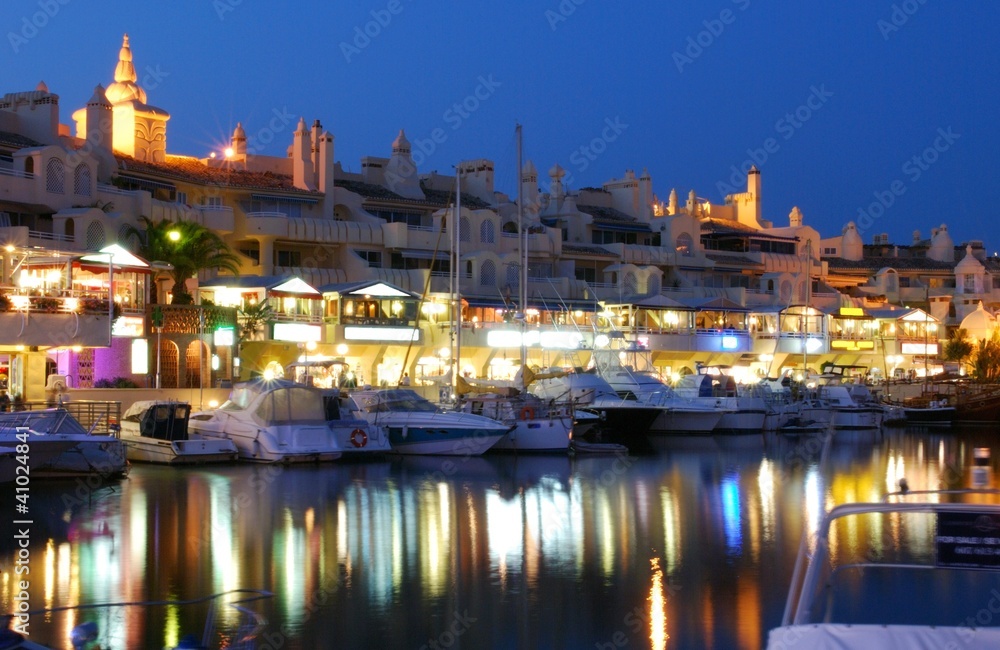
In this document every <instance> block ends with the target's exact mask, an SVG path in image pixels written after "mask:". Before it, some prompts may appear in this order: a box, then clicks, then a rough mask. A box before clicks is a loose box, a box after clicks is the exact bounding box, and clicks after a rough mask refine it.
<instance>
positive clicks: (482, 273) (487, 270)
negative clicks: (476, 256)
mask: <svg viewBox="0 0 1000 650" xmlns="http://www.w3.org/2000/svg"><path fill="white" fill-rule="evenodd" d="M496 283H497V265H496V264H494V263H493V260H486V261H485V262H483V265H482V266H481V267H479V285H480V286H483V287H493V286H496Z"/></svg>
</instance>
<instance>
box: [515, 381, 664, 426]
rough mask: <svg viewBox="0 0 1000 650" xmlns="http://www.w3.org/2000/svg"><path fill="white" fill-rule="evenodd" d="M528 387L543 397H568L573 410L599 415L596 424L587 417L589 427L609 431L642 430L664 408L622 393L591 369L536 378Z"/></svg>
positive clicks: (563, 398) (558, 399) (562, 399)
mask: <svg viewBox="0 0 1000 650" xmlns="http://www.w3.org/2000/svg"><path fill="white" fill-rule="evenodd" d="M528 391H529V392H531V393H532V394H533V395H536V396H538V397H540V398H542V399H545V400H557V401H567V400H568V401H570V402H572V403H573V408H574V410H575V411H576V412H581V411H583V412H589V413H591V414H593V415H596V416H597V417H598V418H599V422H600V423H599V424H597V425H594V422H593V419H592V418H588V426H590V427H591V428H592V429H596V428H600V429H607V430H609V431H611V432H622V433H633V434H645V433H646V432H648V431H649V427H650V426H651V425H652V424H653V421H654V420H655V419H656V418H657V416H659V415H660V413H661V412H662V411H663V407H661V406H656V405H651V404H647V403H645V402H641V401H639V400H638V399H636V398H635V396H632V397H631V399H628V398H625V397H621V396H620V395H618V393H616V392H615V390H614V389H613V388H612V387H611V385H610V384H609V383H608V382H607V381H605V380H604V379H602V378H601V377H599V376H597V375H596V374H594V373H591V372H571V373H566V374H560V375H559V376H557V377H550V378H546V379H536V380H534V381H532V382H531V383H530V384H529V385H528Z"/></svg>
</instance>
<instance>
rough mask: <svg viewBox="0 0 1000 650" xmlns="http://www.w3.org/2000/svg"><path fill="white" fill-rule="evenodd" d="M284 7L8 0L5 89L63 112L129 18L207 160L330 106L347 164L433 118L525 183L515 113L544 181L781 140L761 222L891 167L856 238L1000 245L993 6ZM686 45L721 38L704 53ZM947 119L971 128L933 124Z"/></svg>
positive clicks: (701, 164)
mask: <svg viewBox="0 0 1000 650" xmlns="http://www.w3.org/2000/svg"><path fill="white" fill-rule="evenodd" d="M60 3H66V4H64V5H63V4H60ZM46 4H48V5H50V8H49V11H50V13H51V12H53V10H52V7H58V11H55V12H54V14H55V15H53V16H52V17H51V18H49V17H44V20H43V19H42V17H36V21H37V22H39V23H46V24H45V25H44V27H42V28H41V29H38V30H37V33H35V32H34V31H33V30H32V28H26V27H25V20H26V19H27V20H28V21H31V20H32V16H33V15H35V14H37V13H38V12H41V11H43V7H45V6H46ZM289 4H294V5H297V6H298V7H299V8H298V9H297V10H295V11H292V10H290V9H289V8H287V7H286V6H285V4H279V3H272V2H261V1H260V0H176V1H173V2H166V1H162V2H133V1H130V0H110V1H107V0H104V1H102V2H96V1H95V0H41V2H40V1H39V0H4V3H3V15H2V18H0V24H2V28H3V29H2V33H3V34H4V39H3V41H4V42H3V43H2V44H0V70H2V71H3V72H2V73H0V79H2V82H3V83H2V85H0V92H11V91H18V90H30V89H32V88H34V86H35V84H36V83H37V82H38V80H39V79H44V80H45V81H46V82H47V83H48V85H49V87H50V89H51V90H52V91H53V92H56V93H58V94H59V95H60V96H61V107H62V121H63V122H64V123H68V122H70V114H71V112H72V110H74V109H75V108H78V107H80V106H82V105H83V104H84V103H85V101H86V100H87V99H88V98H89V96H90V94H91V92H92V89H93V87H94V85H95V84H97V83H102V84H104V85H107V84H108V83H109V82H110V81H112V73H113V70H114V65H115V62H116V60H117V55H118V48H119V46H120V43H121V35H122V33H124V32H128V33H129V35H130V37H131V39H132V48H133V52H134V55H135V63H136V65H137V68H138V70H139V71H140V83H144V85H145V87H146V89H147V92H148V94H149V102H150V103H151V104H154V105H157V106H161V107H163V108H165V109H167V110H168V111H170V112H171V114H172V118H171V120H170V122H169V127H168V149H169V150H170V151H171V152H173V153H182V154H193V155H198V156H204V155H206V153H207V152H208V151H209V150H211V149H212V148H213V146H214V147H215V148H218V147H220V146H223V143H224V141H225V140H226V139H227V138H228V135H229V133H230V132H231V130H232V127H233V126H234V125H235V123H236V121H237V120H239V121H242V122H243V124H244V126H245V128H246V131H247V134H248V135H249V136H251V137H253V136H254V135H255V134H258V133H259V132H260V130H261V129H264V128H267V127H268V122H270V121H271V119H272V117H274V116H275V115H276V114H282V113H283V114H292V115H294V116H296V118H297V117H298V116H300V115H302V116H305V117H306V120H307V122H308V123H310V124H311V122H312V120H313V119H316V118H319V119H320V120H321V121H322V122H323V125H324V127H325V128H327V129H329V130H330V131H331V132H332V133H333V134H334V136H335V137H336V157H337V160H338V161H341V162H342V163H343V165H344V167H345V168H347V169H350V170H353V171H357V170H358V169H359V160H360V158H361V156H364V155H380V156H383V155H388V154H389V151H390V144H391V142H392V140H393V138H394V137H395V134H396V132H397V131H398V129H399V128H400V127H402V128H405V129H406V132H407V134H408V136H409V137H410V139H411V141H414V142H415V141H416V140H417V139H421V138H428V137H429V136H430V135H431V134H432V133H433V131H434V130H435V129H438V128H440V129H442V130H443V133H444V136H445V139H444V142H443V143H442V144H438V145H436V150H435V151H434V153H433V154H431V155H430V156H428V157H427V160H426V162H424V163H423V164H422V165H421V171H428V170H431V169H439V170H441V171H442V172H443V171H446V170H449V169H450V168H451V166H452V165H454V164H455V163H456V162H457V161H459V160H461V159H466V158H476V157H486V158H491V159H493V160H494V161H496V163H497V181H498V182H497V184H498V189H502V190H506V191H513V189H514V187H513V178H514V171H513V167H514V161H515V156H514V145H513V127H514V124H515V121H520V122H521V123H522V124H524V133H525V139H524V143H525V153H526V157H528V158H531V159H533V160H534V161H535V163H536V165H537V166H538V167H539V169H540V170H542V171H543V175H542V178H541V179H540V180H542V181H543V183H544V182H547V177H546V176H545V174H544V171H545V170H547V169H548V168H549V167H551V166H552V165H553V164H554V163H556V162H558V163H560V164H561V165H562V166H563V167H565V168H566V169H567V170H568V171H570V172H571V173H572V174H573V182H572V184H571V185H572V187H573V188H580V187H584V186H591V185H600V184H601V183H602V182H604V181H605V180H608V179H609V178H611V177H621V176H622V175H623V173H624V171H625V170H626V169H635V170H636V172H637V173H638V172H640V171H641V170H642V168H643V167H646V168H648V169H649V171H650V173H651V174H652V177H653V182H654V190H655V192H656V193H657V194H658V195H659V197H660V198H661V199H664V200H665V199H666V198H667V195H668V194H669V192H670V189H671V188H673V187H676V188H677V190H678V193H679V194H680V195H681V197H682V200H683V197H684V196H685V195H686V194H687V192H688V191H689V190H690V189H691V188H694V189H695V190H696V191H697V192H698V195H699V196H703V197H706V198H709V199H711V200H713V201H715V202H720V201H721V198H722V193H723V192H724V191H725V188H724V187H720V185H719V183H720V182H722V183H728V179H729V178H730V176H731V175H732V169H731V167H732V166H734V165H735V166H736V167H740V166H741V165H742V163H743V162H744V161H745V160H747V159H748V153H747V151H748V149H763V148H765V147H766V145H768V144H770V149H771V150H772V152H771V153H767V156H768V158H767V160H766V161H765V162H763V163H762V164H761V165H759V167H760V168H761V171H762V177H763V185H764V195H763V196H764V214H765V217H767V218H770V219H773V220H774V221H775V223H776V225H787V223H788V221H787V215H788V212H789V211H790V209H791V208H792V206H793V205H798V206H800V207H801V209H802V211H803V213H804V214H805V220H806V223H808V224H811V225H814V226H815V227H817V228H818V229H819V231H820V232H821V234H823V236H831V235H834V234H838V233H839V232H840V229H841V228H842V226H843V225H844V224H845V223H846V222H847V221H848V220H855V221H858V220H859V215H858V210H859V208H862V207H864V208H867V207H868V206H869V204H870V203H872V202H873V201H874V200H875V196H874V195H875V193H883V194H884V196H886V197H888V195H887V194H885V193H886V192H891V189H892V188H893V182H894V181H898V182H897V183H896V185H895V188H896V189H897V191H901V192H902V194H901V196H898V197H896V198H895V200H894V202H893V205H892V206H891V207H890V208H888V209H887V210H885V211H884V212H885V213H884V215H881V216H880V217H879V218H878V219H876V220H874V222H871V223H870V225H868V227H867V228H866V229H865V241H866V242H869V241H870V240H871V236H872V235H873V234H876V233H880V232H888V233H889V234H890V236H891V238H892V240H893V241H895V242H896V243H909V242H910V241H911V236H912V231H913V230H914V229H919V230H921V232H922V233H923V234H924V235H926V234H928V233H929V231H930V229H931V227H934V226H937V225H939V224H941V223H947V224H948V226H949V229H950V231H951V233H952V236H953V237H954V239H955V241H956V243H958V242H961V241H964V240H967V239H984V240H985V241H986V245H987V247H988V248H989V250H990V252H993V251H994V250H997V249H1000V220H998V219H997V218H996V217H995V216H994V213H995V210H994V209H993V208H991V207H990V206H991V205H992V203H993V202H994V201H995V200H996V199H995V197H994V196H993V190H994V188H995V187H996V184H995V182H994V180H995V177H996V174H997V171H996V169H995V166H994V161H995V159H996V152H997V149H998V147H997V145H998V143H1000V126H998V119H997V107H998V106H1000V84H998V83H996V79H997V70H998V69H1000V60H998V59H1000V38H997V36H996V33H995V30H996V25H997V24H1000V3H997V2H962V3H954V2H943V1H942V0H906V1H905V2H901V1H897V2H895V3H894V2H892V1H890V0H844V1H842V2H828V3H814V2H802V3H791V2H781V3H775V2H764V1H763V0H698V1H692V2H667V3H664V2H643V3H611V2H601V1H599V0H562V1H561V2H560V1H559V0H540V1H534V2H527V1H524V0H506V1H504V2H485V1H482V0H479V1H474V0H470V1H467V2H456V1H452V2H433V1H432V0H364V1H362V2H350V3H345V2H335V3H328V2H309V3H289ZM560 7H562V11H561V10H560ZM390 9H395V10H396V11H397V13H395V14H392V13H390ZM569 9H572V13H571V12H570V11H569ZM373 11H374V12H376V15H379V14H380V15H381V17H382V20H383V22H385V20H386V17H387V16H388V17H390V18H391V19H390V20H389V21H388V24H386V25H385V26H379V29H378V30H377V31H378V34H377V35H376V36H375V37H373V38H371V39H370V41H369V42H367V43H365V42H364V41H363V40H359V41H357V44H358V45H365V46H364V47H363V48H358V50H356V51H348V52H346V53H345V51H344V46H342V43H348V44H351V46H352V47H354V45H355V37H356V28H360V29H364V28H365V26H366V24H368V23H372V21H373V20H375V18H374V17H373V14H372V12H373ZM894 11H895V14H896V15H895V22H896V23H897V24H899V27H898V29H896V28H895V27H896V25H894V24H893V18H894ZM723 12H728V13H723ZM907 12H909V13H907ZM903 17H905V22H904V21H903V20H902V18H903ZM706 21H708V26H706ZM880 21H883V22H882V23H880ZM376 24H377V23H372V24H371V25H368V27H369V31H370V32H372V33H374V32H376V29H375V25H376ZM720 27H721V30H720ZM709 28H713V29H712V31H715V32H718V33H717V35H714V34H711V33H710V31H709ZM890 30H891V31H890ZM12 34H14V35H16V36H12ZM24 36H30V37H29V38H24V39H23V40H21V39H22V38H23V37H24ZM689 39H692V40H693V41H694V42H695V43H697V41H698V40H699V39H700V41H701V43H702V44H703V45H704V44H707V47H702V48H701V50H700V51H699V49H698V47H694V48H692V47H691V46H690V43H691V41H689ZM699 47H700V46H699ZM15 50H16V51H15ZM680 57H687V58H688V60H683V59H681V58H680ZM348 59H350V60H348ZM142 77H146V79H145V82H143V80H142ZM480 79H483V80H487V81H489V80H492V81H494V82H497V83H498V84H499V85H498V86H495V87H491V88H486V87H482V88H479V92H480V95H481V96H482V97H485V99H483V100H482V101H481V102H479V106H478V108H476V110H475V111H474V112H471V113H469V114H467V117H462V116H460V115H459V114H458V113H457V112H454V111H452V112H449V109H452V107H453V105H454V104H455V103H461V102H463V100H465V99H466V98H467V97H469V96H470V95H472V94H473V93H474V92H475V91H476V90H477V87H478V86H480V84H481V81H480ZM816 91H819V94H815V93H816ZM831 93H832V94H831ZM811 95H812V96H813V97H812V99H811V103H812V106H813V108H812V109H809V108H802V109H801V110H800V113H799V116H800V117H801V116H804V115H807V116H808V118H809V119H808V120H806V121H803V122H800V121H799V120H798V119H795V118H794V113H795V111H796V109H800V107H802V106H804V105H805V103H806V102H807V100H809V99H810V96H811ZM820 95H824V97H823V101H820ZM475 103H476V102H474V101H471V100H470V102H469V105H470V106H472V105H474V104H475ZM275 111H277V113H275ZM788 113H792V114H793V120H794V121H791V120H785V119H784V118H785V116H786V114H788ZM606 120H611V121H612V122H615V121H616V120H617V122H618V123H619V124H620V125H627V128H624V130H623V131H622V132H621V133H620V134H617V135H616V137H615V139H614V141H611V142H608V143H607V144H606V147H605V146H603V145H604V143H603V142H601V143H598V147H597V148H598V149H604V150H603V152H602V153H600V155H598V156H596V160H593V161H591V160H587V159H586V158H585V157H584V156H583V155H582V154H581V153H579V151H578V150H579V148H580V147H581V146H586V145H588V144H589V143H591V142H592V141H593V140H594V139H595V138H600V137H601V136H602V132H603V133H604V134H606V135H609V136H610V135H614V132H613V131H611V130H605V126H606ZM277 123H278V124H280V120H279V121H278V122H277ZM455 127H458V128H455ZM293 128H294V124H289V125H287V126H283V127H282V129H283V130H282V131H281V132H279V133H278V134H277V137H276V138H275V141H274V142H273V143H271V145H270V146H268V147H266V148H265V149H264V150H263V152H264V153H269V154H274V155H282V152H283V151H284V147H286V146H287V144H288V143H289V142H290V141H291V132H292V130H293ZM622 128H623V127H621V126H619V130H621V129H622ZM939 129H941V130H943V131H945V132H948V130H949V129H950V132H951V133H953V134H957V135H958V136H959V137H958V138H957V139H954V138H949V139H947V140H945V139H941V138H940V137H939ZM266 138H267V136H266V134H265V139H266ZM768 138H774V140H773V142H771V143H768V142H767V140H768ZM439 139H441V138H439ZM935 140H937V145H938V147H939V149H942V150H943V151H941V152H940V153H939V152H937V151H934V152H931V155H930V156H929V158H928V160H933V163H932V164H927V162H922V163H921V164H922V165H923V167H924V168H923V169H921V168H920V167H918V166H917V165H915V164H914V163H912V162H910V163H909V164H908V161H910V160H911V158H912V157H913V156H914V155H921V154H922V153H923V152H924V151H925V150H926V149H927V148H928V147H933V146H934V145H935ZM279 143H280V144H279ZM574 152H577V153H576V155H574ZM758 159H759V158H758ZM585 160H586V163H587V166H586V168H585V169H584V165H583V161H585Z"/></svg>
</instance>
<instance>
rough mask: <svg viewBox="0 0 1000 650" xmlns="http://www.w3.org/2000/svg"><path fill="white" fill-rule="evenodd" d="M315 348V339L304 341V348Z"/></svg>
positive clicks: (310, 349) (312, 349)
mask: <svg viewBox="0 0 1000 650" xmlns="http://www.w3.org/2000/svg"><path fill="white" fill-rule="evenodd" d="M315 349H316V341H306V350H309V351H310V352H313V351H314V350H315Z"/></svg>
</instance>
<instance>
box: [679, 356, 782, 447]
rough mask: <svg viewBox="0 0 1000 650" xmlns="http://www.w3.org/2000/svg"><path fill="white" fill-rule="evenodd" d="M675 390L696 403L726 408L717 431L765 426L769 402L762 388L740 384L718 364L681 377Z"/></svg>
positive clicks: (753, 429) (740, 431)
mask: <svg viewBox="0 0 1000 650" xmlns="http://www.w3.org/2000/svg"><path fill="white" fill-rule="evenodd" d="M674 390H675V392H676V393H677V394H678V395H680V396H681V397H684V398H687V399H689V400H691V401H692V402H694V403H695V404H700V405H703V406H706V407H711V406H713V405H714V406H715V407H716V408H719V409H722V410H723V411H724V413H723V415H722V417H721V418H719V424H718V425H716V427H715V431H714V433H719V434H747V433H751V434H753V433H758V434H759V433H760V432H761V431H763V430H764V418H765V416H766V415H767V404H766V403H765V400H764V398H763V396H762V395H761V394H760V392H759V389H755V388H754V387H741V386H738V385H737V383H736V380H735V379H733V377H731V376H729V375H725V374H723V373H722V372H720V370H719V369H718V368H714V367H713V368H709V367H703V368H699V372H698V374H694V375H687V376H685V377H681V378H680V380H679V381H678V382H677V385H676V386H675V387H674Z"/></svg>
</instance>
